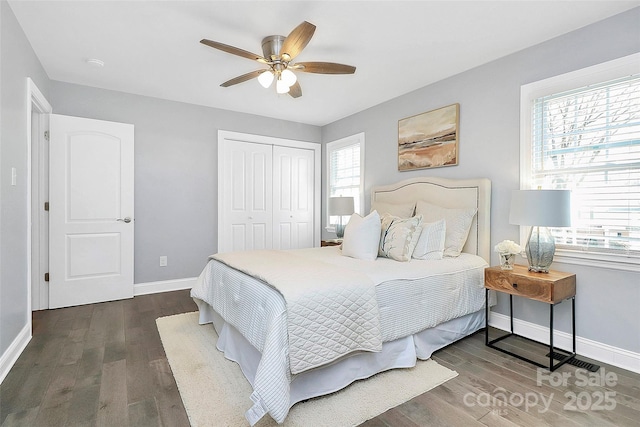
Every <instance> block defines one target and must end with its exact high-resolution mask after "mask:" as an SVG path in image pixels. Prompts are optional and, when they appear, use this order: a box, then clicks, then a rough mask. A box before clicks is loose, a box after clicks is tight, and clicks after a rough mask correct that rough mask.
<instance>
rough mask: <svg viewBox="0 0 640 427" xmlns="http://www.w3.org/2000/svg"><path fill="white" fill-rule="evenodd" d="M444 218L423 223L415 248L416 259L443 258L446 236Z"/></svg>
mask: <svg viewBox="0 0 640 427" xmlns="http://www.w3.org/2000/svg"><path fill="white" fill-rule="evenodd" d="M446 231H447V227H446V223H445V221H444V218H443V219H441V220H439V221H436V222H430V223H425V222H423V223H422V232H421V233H420V237H419V238H418V243H416V248H415V249H414V250H413V258H415V259H442V256H443V254H444V240H445V236H446Z"/></svg>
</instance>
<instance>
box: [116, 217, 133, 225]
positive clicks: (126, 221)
mask: <svg viewBox="0 0 640 427" xmlns="http://www.w3.org/2000/svg"><path fill="white" fill-rule="evenodd" d="M116 221H122V222H124V223H125V224H129V223H130V222H131V218H129V217H128V216H126V217H124V219H122V218H118V219H116Z"/></svg>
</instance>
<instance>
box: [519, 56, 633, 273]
mask: <svg viewBox="0 0 640 427" xmlns="http://www.w3.org/2000/svg"><path fill="white" fill-rule="evenodd" d="M632 57H633V58H635V59H632V60H631V61H630V63H631V67H632V68H631V71H630V70H629V67H628V64H627V62H628V61H627V60H628V59H629V57H627V58H624V59H623V60H618V61H613V62H612V63H607V64H602V65H600V66H597V67H592V68H590V69H587V70H581V71H579V72H576V73H571V74H570V75H565V76H561V77H559V78H556V79H549V80H547V81H545V82H544V84H542V85H540V83H538V84H536V83H534V84H532V85H527V86H525V87H523V100H522V102H523V107H524V108H523V118H524V114H526V115H528V116H529V118H528V120H527V121H526V126H523V135H522V141H523V147H522V151H521V153H522V154H521V155H522V157H523V159H522V160H523V163H522V171H523V175H522V177H521V178H522V179H521V186H522V188H525V189H526V188H543V189H569V190H571V198H572V227H570V228H557V229H552V230H551V231H552V233H553V235H554V236H555V238H556V248H557V249H558V251H557V253H558V255H559V256H560V257H562V256H563V255H564V256H565V257H567V258H571V257H573V258H574V260H573V262H584V261H585V259H586V260H599V261H602V262H607V261H613V262H614V263H618V264H620V263H623V264H627V268H630V269H637V268H638V267H640V73H638V67H637V63H638V62H637V61H638V60H639V59H640V57H639V56H638V55H632ZM634 62H635V67H634V65H633V64H634ZM634 68H635V70H634ZM603 70H604V71H603ZM571 76H573V77H575V78H572V77H571ZM554 80H555V81H554ZM585 80H586V82H585ZM572 81H573V82H574V83H573V85H571V82H572ZM536 86H537V87H536ZM525 98H526V99H525ZM525 103H526V105H524V104H525ZM525 127H526V134H525V133H524V132H525V130H524V128H525ZM562 260H563V261H565V262H568V261H567V259H564V258H562ZM634 265H635V267H633V266H634Z"/></svg>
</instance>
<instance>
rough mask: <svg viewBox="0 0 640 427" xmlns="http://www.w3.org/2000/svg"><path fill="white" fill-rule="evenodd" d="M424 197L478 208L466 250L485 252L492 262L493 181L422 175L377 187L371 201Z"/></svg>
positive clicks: (447, 204) (444, 204)
mask: <svg viewBox="0 0 640 427" xmlns="http://www.w3.org/2000/svg"><path fill="white" fill-rule="evenodd" d="M418 200H423V201H426V202H429V203H432V204H434V205H438V206H442V207H444V208H450V209H451V208H470V207H475V208H477V209H478V213H477V214H476V216H475V218H474V219H473V222H472V223H471V229H470V230H469V237H468V238H467V242H466V244H465V245H464V248H463V252H467V253H472V254H476V255H479V256H481V257H482V258H484V259H485V260H486V261H487V262H488V263H490V262H491V233H490V227H491V181H490V180H488V179H486V178H480V179H463V180H456V179H445V178H433V177H418V178H411V179H407V180H404V181H400V182H398V183H395V184H391V185H382V186H378V187H374V188H373V190H372V191H371V202H372V203H373V202H374V201H378V202H387V203H409V202H417V201H418Z"/></svg>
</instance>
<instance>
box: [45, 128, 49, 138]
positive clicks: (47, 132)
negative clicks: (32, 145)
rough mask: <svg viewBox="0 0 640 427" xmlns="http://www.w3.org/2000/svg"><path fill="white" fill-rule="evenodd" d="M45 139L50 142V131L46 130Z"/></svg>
mask: <svg viewBox="0 0 640 427" xmlns="http://www.w3.org/2000/svg"><path fill="white" fill-rule="evenodd" d="M44 139H45V140H46V141H49V131H48V130H45V131H44Z"/></svg>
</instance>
